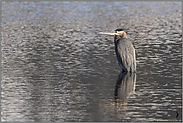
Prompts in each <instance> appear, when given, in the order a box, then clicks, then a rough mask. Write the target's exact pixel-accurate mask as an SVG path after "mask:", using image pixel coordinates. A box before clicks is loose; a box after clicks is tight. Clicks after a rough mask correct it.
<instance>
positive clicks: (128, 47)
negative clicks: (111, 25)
mask: <svg viewBox="0 0 183 123" xmlns="http://www.w3.org/2000/svg"><path fill="white" fill-rule="evenodd" d="M99 34H107V35H114V44H115V52H116V57H117V60H118V63H119V66H120V68H121V70H122V72H125V73H127V72H130V73H133V72H136V56H135V48H134V47H133V45H132V43H131V41H130V40H129V39H128V38H127V34H126V32H125V31H124V29H116V30H114V31H113V32H111V33H106V32H100V33H99Z"/></svg>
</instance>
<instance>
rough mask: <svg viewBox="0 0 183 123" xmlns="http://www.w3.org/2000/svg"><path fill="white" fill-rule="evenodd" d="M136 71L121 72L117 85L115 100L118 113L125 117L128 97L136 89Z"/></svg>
mask: <svg viewBox="0 0 183 123" xmlns="http://www.w3.org/2000/svg"><path fill="white" fill-rule="evenodd" d="M135 83H136V73H122V72H120V74H119V76H118V79H117V81H116V85H115V91H114V100H115V107H116V112H117V114H120V115H121V114H122V115H121V116H122V117H123V118H125V115H124V114H123V113H125V112H126V110H127V99H128V97H129V96H130V95H131V94H132V93H133V92H134V91H135Z"/></svg>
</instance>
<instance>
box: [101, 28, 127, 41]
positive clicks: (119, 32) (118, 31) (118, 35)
mask: <svg viewBox="0 0 183 123" xmlns="http://www.w3.org/2000/svg"><path fill="white" fill-rule="evenodd" d="M99 34H107V35H115V40H118V39H120V38H127V34H126V32H125V31H124V30H123V29H116V30H114V31H113V32H111V33H106V32H100V33H99Z"/></svg>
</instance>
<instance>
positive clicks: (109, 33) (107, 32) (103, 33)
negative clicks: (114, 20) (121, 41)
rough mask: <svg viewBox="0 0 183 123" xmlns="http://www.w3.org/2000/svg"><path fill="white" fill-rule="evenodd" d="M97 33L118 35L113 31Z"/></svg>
mask: <svg viewBox="0 0 183 123" xmlns="http://www.w3.org/2000/svg"><path fill="white" fill-rule="evenodd" d="M99 34H106V35H119V34H118V33H114V32H99Z"/></svg>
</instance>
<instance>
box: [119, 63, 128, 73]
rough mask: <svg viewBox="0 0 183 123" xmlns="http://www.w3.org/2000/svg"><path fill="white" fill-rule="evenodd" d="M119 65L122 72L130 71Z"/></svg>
mask: <svg viewBox="0 0 183 123" xmlns="http://www.w3.org/2000/svg"><path fill="white" fill-rule="evenodd" d="M119 66H120V67H121V70H122V73H125V72H128V71H127V69H126V68H125V67H124V66H123V65H121V64H119Z"/></svg>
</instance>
